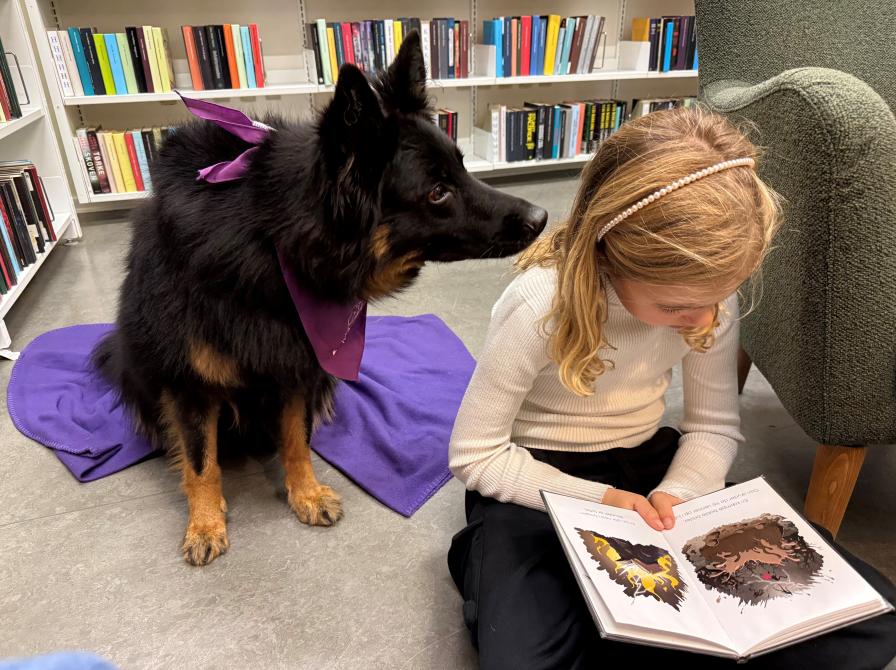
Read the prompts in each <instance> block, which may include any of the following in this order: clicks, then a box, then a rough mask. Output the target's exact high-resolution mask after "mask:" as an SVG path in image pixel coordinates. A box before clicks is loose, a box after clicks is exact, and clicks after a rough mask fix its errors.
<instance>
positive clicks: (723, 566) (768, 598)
mask: <svg viewBox="0 0 896 670" xmlns="http://www.w3.org/2000/svg"><path fill="white" fill-rule="evenodd" d="M675 517H676V522H675V527H674V528H672V529H671V530H667V531H665V532H664V533H663V534H664V535H665V537H666V539H667V541H668V542H669V544H670V546H671V547H672V548H673V549H674V551H673V555H674V556H675V557H676V559H677V560H678V562H679V563H680V565H681V567H682V572H683V574H684V575H685V579H687V580H688V581H690V582H692V583H695V585H696V588H697V589H699V593H700V594H701V596H702V597H703V598H704V599H705V600H706V602H707V603H708V604H709V607H710V608H711V610H712V612H713V614H714V615H715V616H716V617H717V619H718V620H719V622H720V623H721V625H722V627H723V628H724V629H725V630H726V631H727V632H728V635H729V636H730V638H731V639H732V640H733V642H734V643H735V645H736V646H735V648H736V649H737V650H738V651H739V652H741V653H743V652H745V651H746V650H748V649H751V648H753V647H755V646H756V645H758V644H759V643H761V642H763V641H765V640H768V639H770V638H772V637H774V636H775V635H777V634H778V633H780V632H781V631H782V630H784V629H787V628H791V627H793V626H796V625H798V624H800V623H801V622H805V621H809V620H811V619H815V618H817V617H820V616H830V617H833V616H834V615H835V614H836V613H838V612H841V613H842V612H843V611H844V610H846V609H849V608H854V607H857V606H859V607H860V606H861V605H863V604H867V603H869V602H875V601H882V597H881V596H880V595H879V594H878V593H877V592H876V591H875V590H874V589H873V588H872V587H871V586H870V585H869V584H868V583H867V582H866V581H865V580H864V579H863V578H862V577H861V576H860V575H859V574H858V573H857V572H856V571H855V570H853V569H852V567H851V566H850V565H849V564H848V563H846V561H844V560H843V558H842V557H841V556H840V555H839V554H838V553H837V552H836V551H835V550H834V549H833V548H831V547H830V546H829V545H828V544H827V542H826V541H825V540H824V538H822V537H821V536H820V535H818V533H816V532H815V529H814V528H812V526H811V525H809V523H808V522H807V521H805V519H803V517H802V516H801V515H800V514H798V513H797V512H796V511H795V510H794V509H793V508H792V507H791V506H790V505H789V504H788V503H787V502H786V501H785V500H784V499H783V498H782V497H781V496H780V495H779V494H778V493H777V492H776V491H775V490H774V489H773V488H772V487H771V486H770V485H769V484H768V482H767V481H766V480H765V479H764V478H762V477H759V478H756V479H753V480H750V481H748V482H744V483H742V484H738V485H737V486H732V487H729V488H727V489H723V490H721V491H716V492H715V493H711V494H709V495H705V496H701V497H700V498H695V499H693V500H690V501H688V502H686V503H681V504H680V505H676V507H675ZM829 620H830V619H829Z"/></svg>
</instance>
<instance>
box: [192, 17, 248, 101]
mask: <svg viewBox="0 0 896 670" xmlns="http://www.w3.org/2000/svg"><path fill="white" fill-rule="evenodd" d="M181 31H182V33H183V36H184V47H186V50H187V62H188V64H189V66H190V79H192V80H193V89H194V90H196V91H203V90H206V89H219V88H264V59H263V58H262V55H261V38H260V37H259V35H258V24H256V23H250V24H249V25H247V26H241V25H239V24H238V23H224V24H222V25H211V26H181Z"/></svg>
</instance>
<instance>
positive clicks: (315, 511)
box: [94, 33, 547, 565]
mask: <svg viewBox="0 0 896 670" xmlns="http://www.w3.org/2000/svg"><path fill="white" fill-rule="evenodd" d="M430 111H431V109H430V107H429V103H428V100H427V96H426V88H425V70H424V66H423V55H422V52H421V48H420V39H419V36H418V35H417V34H416V33H411V34H410V35H409V36H408V37H407V39H405V41H404V42H403V44H402V45H401V48H400V51H399V53H398V55H397V57H396V59H395V62H394V63H393V64H392V65H391V67H390V68H389V69H388V71H386V72H384V73H382V74H381V75H380V76H379V78H378V79H377V80H376V81H374V82H373V83H372V84H371V82H369V81H368V80H367V78H366V77H365V76H364V75H363V74H362V73H361V71H360V70H358V69H357V68H355V67H353V66H351V65H345V66H343V67H342V69H341V70H340V72H339V80H338V84H337V86H336V91H335V94H334V96H333V99H332V101H331V102H330V104H329V105H328V106H327V107H326V109H325V110H324V111H323V112H322V113H321V115H320V117H319V118H318V119H317V120H316V121H315V122H314V123H311V122H302V123H297V122H291V121H287V120H284V119H282V118H279V117H272V118H267V119H265V122H266V123H267V124H268V125H270V126H272V127H273V128H275V129H276V132H272V133H270V135H269V137H268V139H265V140H264V142H263V143H262V144H261V145H260V146H259V148H258V150H257V151H256V153H255V155H254V156H253V157H252V161H251V165H250V166H249V168H248V171H247V173H246V175H245V178H243V179H240V180H238V181H231V182H227V183H218V184H210V183H202V182H197V180H196V174H197V170H198V169H200V168H203V167H206V166H209V165H212V164H214V163H218V162H220V161H227V160H231V159H233V158H234V157H236V156H237V155H239V154H240V153H241V152H243V151H245V150H246V149H247V148H249V146H250V145H249V144H247V143H245V142H243V141H242V140H240V139H238V138H236V137H234V136H232V135H230V134H229V133H227V132H226V131H224V130H222V129H220V128H218V127H217V126H215V125H213V124H211V123H208V122H193V123H191V124H187V125H185V126H183V127H181V128H179V129H178V130H177V132H176V133H174V134H173V135H172V136H171V137H170V138H169V139H168V140H167V141H166V143H165V144H164V146H163V147H162V148H161V151H160V153H159V158H158V161H157V162H156V163H155V165H154V167H153V173H152V180H153V185H154V194H153V196H152V197H151V198H149V199H148V200H147V202H146V203H145V204H144V205H143V206H142V207H141V208H140V209H139V210H138V212H137V213H136V215H135V225H134V235H133V240H132V242H131V248H130V254H129V256H128V262H127V275H126V277H125V280H124V284H123V286H122V289H121V296H120V304H119V312H118V320H117V328H116V330H115V331H114V333H113V334H112V335H111V336H110V337H109V338H108V339H106V340H105V341H103V342H102V343H101V344H100V345H99V346H98V347H97V350H96V351H95V352H94V360H95V362H96V364H97V366H98V367H99V369H100V370H101V371H102V373H103V374H104V375H105V376H106V378H107V379H109V380H110V381H111V382H112V383H113V384H114V385H115V386H117V387H118V388H119V389H120V391H121V394H122V398H123V400H124V402H125V403H126V404H127V405H128V406H129V407H130V408H132V409H133V411H134V415H135V418H136V420H137V423H138V425H139V426H140V428H141V429H142V430H143V431H144V432H146V434H147V435H149V436H150V438H152V439H154V440H157V441H158V443H159V444H162V445H164V446H165V447H166V449H167V450H168V452H169V453H170V454H171V455H172V456H173V457H174V459H175V462H176V463H177V464H178V465H179V468H180V469H181V471H182V476H183V486H184V490H185V492H186V495H187V502H188V504H189V524H188V526H187V530H186V535H185V538H184V543H183V552H184V557H185V558H186V560H187V561H188V562H189V563H192V564H194V565H203V564H206V563H209V562H210V561H212V560H213V559H214V558H215V557H216V556H218V555H219V554H221V553H223V552H224V551H225V550H226V549H227V546H228V541H227V529H226V525H225V512H226V505H225V502H224V498H223V496H222V494H221V470H220V467H219V465H218V426H219V424H220V425H221V429H222V432H223V431H225V430H226V429H229V427H230V426H232V425H234V424H235V425H236V426H237V430H238V431H239V433H240V436H241V438H240V439H241V440H242V441H244V442H248V443H251V444H253V445H256V444H259V443H263V442H264V443H269V444H271V445H274V446H276V447H278V448H279V450H280V453H281V457H282V461H283V465H284V468H285V472H286V482H285V483H286V489H287V494H288V499H289V503H290V506H291V507H292V508H293V510H294V511H295V513H296V514H297V515H298V517H299V519H300V520H301V521H303V522H305V523H308V524H314V525H321V526H329V525H332V524H333V523H335V522H336V521H337V520H338V519H339V518H340V517H341V516H342V507H341V503H340V500H339V497H338V496H337V495H336V494H335V493H334V492H333V491H332V490H331V489H330V488H329V487H327V486H322V485H321V484H319V483H318V481H317V479H316V478H315V476H314V472H313V470H312V467H311V460H310V453H309V446H308V445H309V440H310V436H311V431H312V426H313V422H314V421H315V420H316V419H317V418H319V417H321V416H322V415H325V414H326V413H327V410H328V406H329V403H330V398H331V395H332V392H333V388H334V385H335V382H336V380H335V378H334V377H332V376H330V375H329V374H327V373H326V372H325V371H324V370H323V369H321V367H320V366H319V364H318V361H317V358H316V357H315V354H314V351H313V349H312V348H311V345H310V343H309V340H308V338H307V336H306V334H305V331H304V330H303V328H302V325H301V322H300V320H299V317H298V315H297V312H296V308H295V306H294V305H293V302H292V301H291V299H290V295H289V293H288V290H287V286H286V284H285V283H284V278H283V275H282V274H281V270H280V265H279V264H278V257H277V249H278V248H279V249H280V252H281V254H282V255H283V257H284V262H285V263H287V264H288V265H289V267H290V268H291V269H292V272H293V273H294V274H295V276H296V278H297V280H298V281H299V282H301V284H302V285H304V286H305V287H306V288H308V289H309V290H311V291H313V292H314V293H315V294H316V295H317V296H319V297H321V298H324V299H328V300H332V301H336V302H339V303H350V302H352V301H357V300H359V299H366V300H376V299H377V298H381V297H383V296H387V295H389V294H392V293H394V292H396V291H398V290H401V289H403V288H405V287H407V286H408V285H409V284H410V283H411V282H412V281H413V280H414V278H415V277H416V276H417V274H418V272H419V270H420V268H421V267H422V265H423V264H424V263H425V262H426V261H454V260H459V259H464V258H485V257H499V256H506V255H510V254H513V253H516V252H518V251H520V250H522V249H523V248H524V247H526V246H527V245H528V244H529V243H531V242H532V241H533V240H534V239H535V237H536V236H537V235H538V234H539V233H540V232H541V230H542V228H543V227H544V225H545V222H546V220H547V213H546V212H545V211H544V210H543V209H540V208H537V207H534V206H532V205H531V204H529V203H528V202H526V201H524V200H520V199H518V198H513V197H510V196H508V195H505V194H502V193H500V192H499V191H497V190H495V189H492V188H490V187H488V186H486V185H484V184H482V183H481V182H479V181H478V180H476V179H474V178H473V177H471V176H470V175H469V174H468V173H467V172H466V170H465V169H464V167H463V158H462V156H461V153H460V152H459V151H458V149H457V147H456V146H455V145H454V144H453V143H452V142H451V140H450V139H449V138H448V137H447V136H446V135H445V134H444V133H443V132H442V131H440V130H439V129H438V128H437V127H436V126H435V125H433V124H432V122H431V121H430V120H429V117H428V114H429V112H430ZM222 437H223V435H222Z"/></svg>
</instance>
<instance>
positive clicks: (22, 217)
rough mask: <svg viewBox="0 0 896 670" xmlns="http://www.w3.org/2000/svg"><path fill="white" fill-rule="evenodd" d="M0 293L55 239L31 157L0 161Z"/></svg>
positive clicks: (9, 287)
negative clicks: (27, 159) (21, 159)
mask: <svg viewBox="0 0 896 670" xmlns="http://www.w3.org/2000/svg"><path fill="white" fill-rule="evenodd" d="M0 218H2V220H3V221H2V224H0V294H6V293H9V291H10V290H11V289H12V288H13V287H14V286H15V285H16V284H18V283H19V280H20V279H21V277H22V275H23V274H24V272H25V271H26V270H27V269H28V266H29V265H32V264H34V263H36V262H37V255H38V254H42V253H44V251H46V249H47V246H48V245H50V244H52V243H53V242H55V241H56V230H55V228H54V227H53V219H54V216H53V210H52V208H51V207H50V203H49V200H48V199H47V194H46V192H45V191H44V186H43V182H42V181H41V179H40V176H39V175H38V173H37V168H36V167H35V166H34V163H32V162H30V161H3V162H0Z"/></svg>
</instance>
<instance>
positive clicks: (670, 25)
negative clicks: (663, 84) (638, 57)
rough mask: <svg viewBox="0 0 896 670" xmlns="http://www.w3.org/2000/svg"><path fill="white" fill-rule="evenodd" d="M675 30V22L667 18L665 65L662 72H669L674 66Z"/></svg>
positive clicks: (664, 44)
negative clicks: (673, 41)
mask: <svg viewBox="0 0 896 670" xmlns="http://www.w3.org/2000/svg"><path fill="white" fill-rule="evenodd" d="M674 31H675V22H674V21H671V20H667V21H666V22H665V23H664V24H663V66H662V68H661V71H662V72H668V71H669V68H670V67H671V66H672V35H673V33H674Z"/></svg>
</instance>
